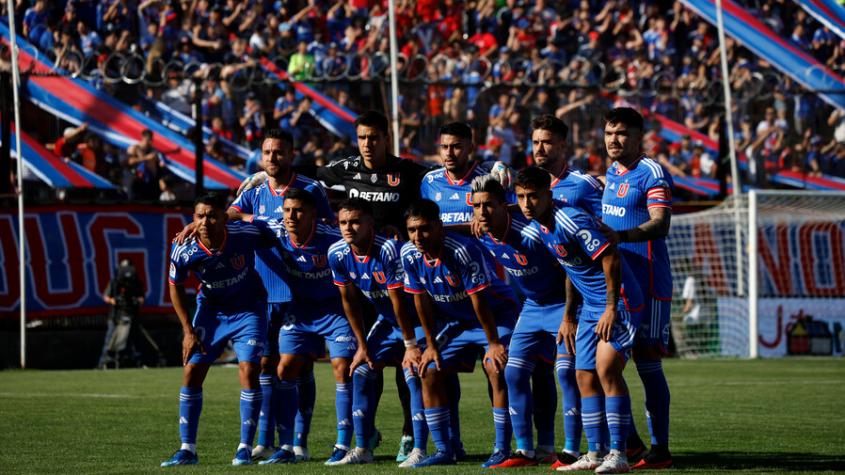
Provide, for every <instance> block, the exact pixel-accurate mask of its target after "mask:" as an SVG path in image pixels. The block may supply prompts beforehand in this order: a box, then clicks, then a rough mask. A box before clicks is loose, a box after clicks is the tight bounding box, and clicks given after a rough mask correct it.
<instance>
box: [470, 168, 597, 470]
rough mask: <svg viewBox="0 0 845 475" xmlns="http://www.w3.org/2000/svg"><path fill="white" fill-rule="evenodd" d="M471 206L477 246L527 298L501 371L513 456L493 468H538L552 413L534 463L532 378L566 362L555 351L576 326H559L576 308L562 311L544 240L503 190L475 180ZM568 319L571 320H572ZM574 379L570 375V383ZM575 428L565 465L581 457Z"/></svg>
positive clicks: (558, 281) (573, 399)
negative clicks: (479, 232) (558, 362)
mask: <svg viewBox="0 0 845 475" xmlns="http://www.w3.org/2000/svg"><path fill="white" fill-rule="evenodd" d="M472 204H473V208H474V211H475V219H476V221H477V222H478V223H479V225H480V226H481V230H482V231H483V233H484V234H482V236H481V237H480V238H479V240H480V241H481V243H482V244H483V245H484V247H486V248H487V250H488V251H489V252H490V254H491V255H492V256H493V258H494V259H495V260H496V261H497V262H498V263H499V264H500V265H501V266H502V267H503V268H504V269H505V270H506V271H507V273H508V275H509V276H510V278H511V279H512V280H513V282H514V283H515V284H516V285H517V287H519V289H520V290H521V292H522V294H523V295H524V296H525V301H524V302H523V305H522V312H521V313H520V314H519V320H518V321H517V323H516V327H515V328H514V331H513V335H512V336H511V343H510V347H509V350H508V363H507V366H506V367H505V381H506V382H507V386H508V400H509V403H510V407H509V412H510V418H511V422H512V424H513V431H514V436H515V437H516V447H517V450H516V452H515V453H514V454H513V455H512V456H511V457H510V458H509V459H507V460H506V461H504V462H502V463H500V464H498V465H494V466H493V467H492V468H510V467H525V466H532V465H537V463H538V460H537V458H539V459H541V460H545V459H546V458H547V457H546V456H547V455H549V454H554V410H553V409H552V413H551V414H543V417H546V418H550V419H551V424H549V423H548V422H546V423H545V426H548V425H551V434H552V435H551V440H549V439H548V438H547V439H546V440H541V437H542V436H544V434H542V432H541V430H540V428H541V427H544V426H543V425H539V424H538V441H539V443H538V447H537V452H540V453H541V454H543V455H541V456H539V457H537V458H535V457H536V456H537V454H535V450H534V437H533V428H532V427H531V416H532V414H533V413H534V405H535V402H536V401H534V400H533V399H534V398H533V397H532V392H531V377H532V374H535V378H536V377H537V375H536V371H537V370H543V371H545V372H546V373H547V377H548V378H552V367H551V363H552V362H554V361H555V358H556V356H557V358H558V359H559V360H562V359H564V358H565V359H566V361H569V360H570V355H569V353H568V352H567V350H566V347H565V345H563V344H560V345H557V348H556V344H555V343H556V340H557V335H558V333H559V332H562V331H570V332H574V330H575V327H574V325H568V326H562V323H563V321H564V320H563V315H564V311H565V310H569V311H570V312H571V313H574V311H575V308H571V309H567V308H566V299H565V293H564V289H565V277H564V272H563V270H561V268H560V266H559V265H558V264H557V263H556V262H555V261H554V260H550V259H549V258H548V251H546V247H545V244H544V243H543V240H542V239H541V238H540V235H539V233H538V232H537V231H536V230H535V229H534V228H532V227H531V226H529V221H528V220H527V219H525V218H524V217H523V216H522V214H520V213H519V212H509V211H508V204H507V198H506V194H505V189H504V188H503V187H502V185H501V184H500V183H499V182H498V181H496V180H495V179H494V178H493V177H491V176H481V177H477V178H475V179H474V180H473V181H472ZM572 319H573V320H574V317H572ZM567 321H569V320H567ZM542 363H545V364H542ZM573 368H574V365H573ZM573 373H574V369H573ZM543 376H544V375H540V377H543ZM574 376H575V375H574V374H573V375H572V377H573V380H574ZM535 381H536V379H535ZM553 381H554V380H553V379H552V385H551V389H552V391H554V392H555V393H557V391H556V390H555V389H554V382H553ZM573 382H574V381H573ZM573 386H574V384H573ZM535 389H536V383H535ZM573 389H574V390H575V391H574V394H567V389H566V388H564V401H565V402H564V407H567V406H566V402H567V401H568V402H569V403H570V404H572V405H573V407H580V396H579V394H578V388H577V387H574V388H573ZM535 393H536V391H535ZM555 402H557V401H556V399H555ZM550 416H551V417H550ZM570 417H574V418H578V415H577V413H575V414H574V416H570ZM565 424H571V421H570V420H567V419H566V418H565ZM576 425H577V427H576V428H577V430H578V433H577V437H575V442H574V444H575V445H574V449H573V451H574V454H570V457H573V458H572V460H571V461H569V463H572V462H574V461H575V460H577V459H578V455H579V453H578V444H580V442H581V434H580V429H581V424H580V421H578V423H577V424H576ZM565 429H566V432H567V435H570V432H572V429H573V428H572V427H569V426H567V427H565ZM545 437H548V436H547V435H545ZM569 439H570V437H567V448H569V447H570V446H571V445H572V444H571V443H570V440H569ZM567 465H568V464H567Z"/></svg>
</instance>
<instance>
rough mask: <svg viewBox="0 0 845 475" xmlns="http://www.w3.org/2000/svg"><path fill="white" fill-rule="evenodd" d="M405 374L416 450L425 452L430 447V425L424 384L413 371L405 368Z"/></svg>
mask: <svg viewBox="0 0 845 475" xmlns="http://www.w3.org/2000/svg"><path fill="white" fill-rule="evenodd" d="M404 373H405V383H406V384H407V385H408V391H409V392H410V393H411V426H412V427H413V430H414V448H415V449H421V450H425V448H426V446H427V445H428V424H427V423H426V422H425V409H424V408H423V398H422V382H421V381H420V377H419V376H417V374H416V373H415V372H414V371H413V370H411V369H408V368H405V370H404Z"/></svg>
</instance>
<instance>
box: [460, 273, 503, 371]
mask: <svg viewBox="0 0 845 475" xmlns="http://www.w3.org/2000/svg"><path fill="white" fill-rule="evenodd" d="M469 297H470V300H472V308H473V309H474V310H475V316H476V317H477V318H478V322H479V323H480V324H481V328H482V329H483V330H484V334H485V335H486V336H487V344H488V348H489V349H488V350H487V354H485V355H484V364H485V365H488V362H489V366H488V367H490V368H492V369H493V370H494V371H496V372H497V373H498V372H500V371H503V370H504V369H505V364H506V363H507V362H508V353H507V350H505V345H503V344H502V343H501V342H500V341H499V330H498V329H497V328H496V317H494V316H493V311H492V310H490V305H489V304H488V303H487V289H482V290H480V291H478V292H474V293H472V294H471V295H470V296H469Z"/></svg>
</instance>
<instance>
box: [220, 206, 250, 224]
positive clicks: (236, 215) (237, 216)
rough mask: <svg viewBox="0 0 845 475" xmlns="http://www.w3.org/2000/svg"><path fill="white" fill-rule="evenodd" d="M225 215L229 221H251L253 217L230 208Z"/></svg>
mask: <svg viewBox="0 0 845 475" xmlns="http://www.w3.org/2000/svg"><path fill="white" fill-rule="evenodd" d="M226 215H228V216H229V219H230V220H231V221H252V217H253V215H251V214H249V213H244V212H241V210H239V209H237V208H235V207H232V206H230V207H229V209H227V210H226Z"/></svg>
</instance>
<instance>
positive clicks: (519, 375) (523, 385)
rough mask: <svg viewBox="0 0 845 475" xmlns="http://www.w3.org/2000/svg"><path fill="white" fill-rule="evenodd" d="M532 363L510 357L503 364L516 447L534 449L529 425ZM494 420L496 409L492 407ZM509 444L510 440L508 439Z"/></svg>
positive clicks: (497, 431)
mask: <svg viewBox="0 0 845 475" xmlns="http://www.w3.org/2000/svg"><path fill="white" fill-rule="evenodd" d="M533 371H534V363H533V362H532V361H529V360H527V359H523V358H517V357H510V358H508V363H507V365H505V382H506V383H507V385H508V404H509V405H510V407H509V408H508V412H509V414H510V416H509V419H510V422H511V424H512V427H513V433H514V435H515V436H516V448H517V449H519V450H534V428H533V427H532V426H531V414H532V412H533V410H534V407H533V406H534V404H533V401H532V397H531V373H532V372H533ZM493 419H494V420H496V409H495V408H494V409H493ZM496 427H497V430H496V442H497V445H496V447H499V445H498V444H499V430H498V425H497V426H496ZM508 446H510V440H508Z"/></svg>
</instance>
